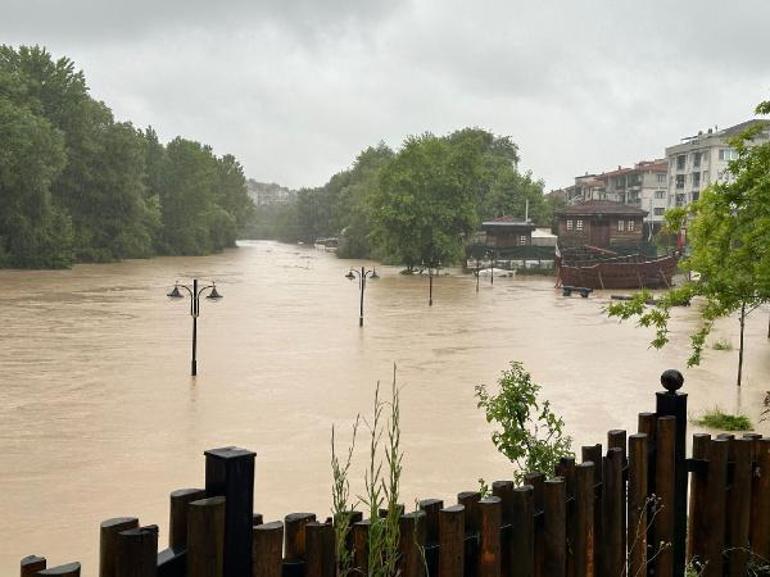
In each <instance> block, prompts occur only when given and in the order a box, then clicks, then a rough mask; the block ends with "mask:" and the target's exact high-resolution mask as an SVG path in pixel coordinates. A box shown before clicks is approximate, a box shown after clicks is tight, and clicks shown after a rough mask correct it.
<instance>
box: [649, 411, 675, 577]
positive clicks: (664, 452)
mask: <svg viewBox="0 0 770 577" xmlns="http://www.w3.org/2000/svg"><path fill="white" fill-rule="evenodd" d="M655 431H656V437H657V438H656V445H657V446H656V451H655V491H656V493H655V494H656V495H657V497H658V502H657V503H656V504H655V513H654V515H655V521H654V523H653V529H654V538H653V540H652V543H653V549H652V550H651V551H649V555H650V558H651V559H652V558H653V557H654V558H655V561H654V568H655V577H673V576H674V555H673V549H672V546H671V544H672V543H673V540H674V498H675V497H674V491H675V472H674V471H675V468H676V455H675V449H676V446H675V444H676V417H673V416H667V417H659V418H658V421H657V424H656V426H655Z"/></svg>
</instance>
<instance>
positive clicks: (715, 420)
mask: <svg viewBox="0 0 770 577" xmlns="http://www.w3.org/2000/svg"><path fill="white" fill-rule="evenodd" d="M693 423H695V424H696V425H700V426H702V427H708V428H709V429H718V430H720V431H750V430H751V429H753V428H754V426H753V425H752V423H751V419H749V418H748V417H747V416H746V415H731V414H729V413H724V412H722V409H720V408H719V407H715V408H713V409H711V410H710V411H707V412H706V413H704V414H703V415H702V416H701V417H700V418H698V419H693Z"/></svg>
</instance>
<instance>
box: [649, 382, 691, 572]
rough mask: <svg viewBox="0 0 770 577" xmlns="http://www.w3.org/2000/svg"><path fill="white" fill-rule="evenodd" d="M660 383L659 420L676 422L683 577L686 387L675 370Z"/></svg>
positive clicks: (677, 564) (677, 561) (677, 550)
mask: <svg viewBox="0 0 770 577" xmlns="http://www.w3.org/2000/svg"><path fill="white" fill-rule="evenodd" d="M660 382H661V384H662V385H663V387H664V388H665V389H666V390H665V391H659V392H657V393H656V394H655V397H656V409H655V411H656V413H657V414H658V417H663V416H672V417H674V418H675V419H676V428H675V443H674V463H675V471H674V539H673V547H672V549H673V551H672V552H673V559H674V573H673V575H674V577H684V570H685V553H686V551H685V546H686V542H687V466H686V461H685V460H686V456H687V455H686V450H687V442H686V441H687V438H686V437H687V393H682V392H679V389H681V388H682V385H683V384H684V377H683V376H682V373H680V372H679V371H676V370H674V369H669V370H667V371H664V372H663V374H662V375H661V376H660Z"/></svg>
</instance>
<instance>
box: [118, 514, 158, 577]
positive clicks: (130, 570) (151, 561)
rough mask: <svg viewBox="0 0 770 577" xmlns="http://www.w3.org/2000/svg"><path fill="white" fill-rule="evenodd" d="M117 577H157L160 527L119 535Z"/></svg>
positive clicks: (144, 528)
mask: <svg viewBox="0 0 770 577" xmlns="http://www.w3.org/2000/svg"><path fill="white" fill-rule="evenodd" d="M116 552H117V555H116V559H115V577H157V574H158V526H157V525H148V526H146V527H137V528H135V529H127V530H125V531H121V532H120V533H118V540H117V548H116Z"/></svg>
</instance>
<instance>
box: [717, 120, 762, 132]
mask: <svg viewBox="0 0 770 577" xmlns="http://www.w3.org/2000/svg"><path fill="white" fill-rule="evenodd" d="M756 125H759V126H764V127H767V126H770V120H766V119H764V118H752V119H751V120H747V121H746V122H741V123H740V124H736V125H735V126H731V127H730V128H725V129H724V130H720V131H719V132H718V133H717V134H718V135H719V136H737V135H738V134H740V133H741V132H743V131H744V130H747V129H749V128H752V127H753V126H756Z"/></svg>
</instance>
